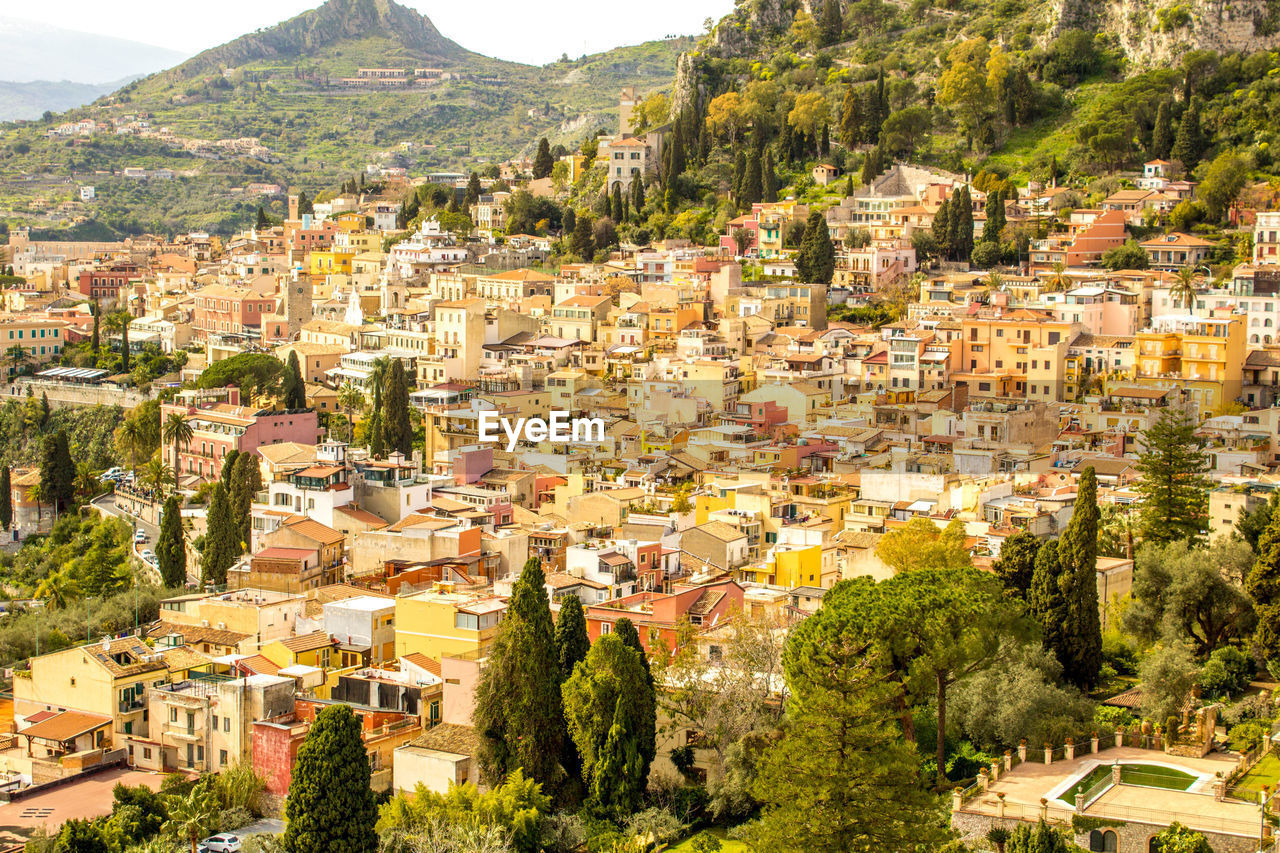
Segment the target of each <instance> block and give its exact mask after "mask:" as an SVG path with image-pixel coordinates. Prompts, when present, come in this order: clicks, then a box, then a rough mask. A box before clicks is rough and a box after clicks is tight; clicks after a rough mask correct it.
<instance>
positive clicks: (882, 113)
mask: <svg viewBox="0 0 1280 853" xmlns="http://www.w3.org/2000/svg"><path fill="white" fill-rule="evenodd" d="M888 117H889V96H888V94H887V93H886V92H885V85H884V66H883V65H881V66H880V72H879V73H878V74H876V115H875V126H876V131H875V132H876V142H879V141H880V128H881V126H882V125H883V124H884V120H885V119H887V118H888Z"/></svg>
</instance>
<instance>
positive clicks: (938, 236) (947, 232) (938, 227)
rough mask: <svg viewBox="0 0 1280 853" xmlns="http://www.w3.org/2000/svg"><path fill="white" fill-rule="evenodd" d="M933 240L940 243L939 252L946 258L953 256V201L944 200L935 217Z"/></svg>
mask: <svg viewBox="0 0 1280 853" xmlns="http://www.w3.org/2000/svg"><path fill="white" fill-rule="evenodd" d="M932 230H933V239H934V240H935V241H937V243H938V251H940V252H942V254H943V255H944V256H946V257H948V258H949V257H950V256H951V201H950V199H945V198H944V199H943V200H942V204H941V205H940V206H939V207H938V212H937V213H935V214H934V215H933V225H932Z"/></svg>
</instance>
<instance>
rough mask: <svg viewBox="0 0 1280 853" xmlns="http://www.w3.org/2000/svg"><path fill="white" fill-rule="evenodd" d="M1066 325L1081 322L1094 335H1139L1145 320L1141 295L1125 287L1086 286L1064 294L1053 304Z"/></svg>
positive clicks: (1060, 319) (1059, 318) (1055, 313)
mask: <svg viewBox="0 0 1280 853" xmlns="http://www.w3.org/2000/svg"><path fill="white" fill-rule="evenodd" d="M1053 313H1054V316H1055V317H1056V318H1057V319H1058V320H1059V321H1061V322H1063V323H1079V324H1080V325H1082V326H1084V327H1085V328H1086V329H1087V330H1088V331H1089V333H1090V334H1094V335H1121V336H1127V335H1136V334H1137V333H1138V329H1139V326H1140V321H1141V319H1142V306H1141V305H1139V304H1138V294H1136V293H1132V292H1130V291H1128V290H1125V289H1124V288H1122V287H1100V286H1096V285H1087V286H1085V287H1077V288H1076V289H1075V290H1072V291H1070V292H1068V293H1066V294H1063V295H1062V301H1061V302H1055V303H1054V304H1053Z"/></svg>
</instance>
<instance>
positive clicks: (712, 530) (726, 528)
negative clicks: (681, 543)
mask: <svg viewBox="0 0 1280 853" xmlns="http://www.w3.org/2000/svg"><path fill="white" fill-rule="evenodd" d="M692 529H693V530H698V531H701V532H702V533H706V534H707V535H708V536H711V537H713V538H715V539H719V540H720V541H721V542H733V541H734V540H736V539H745V538H746V535H747V534H745V533H743V532H742V531H741V530H739V529H738V528H736V527H734V526H733V525H732V524H725V523H724V522H723V521H709V522H707V523H706V524H699V525H698V526H697V527H694V528H692Z"/></svg>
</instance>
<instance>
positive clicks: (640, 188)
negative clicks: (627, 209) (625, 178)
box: [631, 176, 644, 220]
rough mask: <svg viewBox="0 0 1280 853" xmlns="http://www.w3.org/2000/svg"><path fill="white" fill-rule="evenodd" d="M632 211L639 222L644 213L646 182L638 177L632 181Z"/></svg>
mask: <svg viewBox="0 0 1280 853" xmlns="http://www.w3.org/2000/svg"><path fill="white" fill-rule="evenodd" d="M631 210H632V211H633V212H634V213H635V215H636V219H637V220H639V219H640V217H641V216H642V215H643V211H644V181H643V180H641V179H640V177H639V176H637V177H636V178H635V179H634V180H632V181H631Z"/></svg>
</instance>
